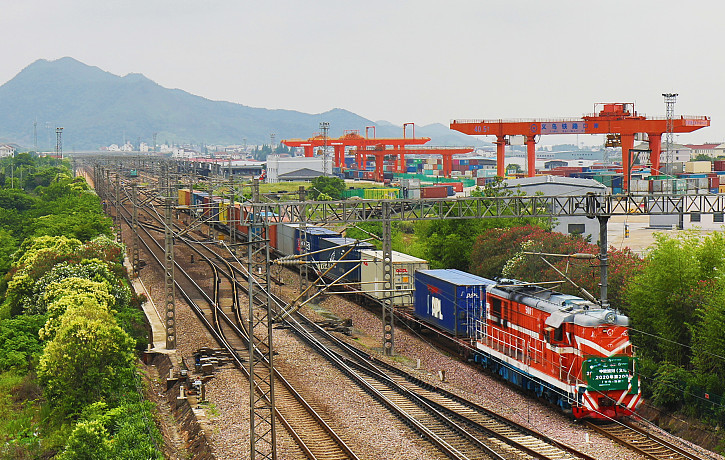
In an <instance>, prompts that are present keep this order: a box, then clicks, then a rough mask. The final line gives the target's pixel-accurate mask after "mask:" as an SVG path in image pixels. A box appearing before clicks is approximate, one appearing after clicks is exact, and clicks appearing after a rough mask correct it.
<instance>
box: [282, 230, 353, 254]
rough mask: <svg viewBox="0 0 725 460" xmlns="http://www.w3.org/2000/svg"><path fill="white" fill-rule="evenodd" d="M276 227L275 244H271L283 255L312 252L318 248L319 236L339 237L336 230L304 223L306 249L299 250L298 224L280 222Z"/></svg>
mask: <svg viewBox="0 0 725 460" xmlns="http://www.w3.org/2000/svg"><path fill="white" fill-rule="evenodd" d="M276 227H277V236H276V245H273V246H274V247H275V248H276V249H277V250H278V251H279V252H281V253H282V254H284V255H287V256H288V255H295V254H300V253H306V252H312V251H316V250H317V249H319V241H320V238H329V237H339V236H341V235H340V234H339V233H338V232H335V231H333V230H329V229H327V228H323V227H317V226H315V225H306V226H305V229H306V232H305V235H306V237H305V240H306V241H307V247H306V250H303V251H300V244H301V243H300V241H301V238H300V224H287V223H281V224H279V225H277V226H276Z"/></svg>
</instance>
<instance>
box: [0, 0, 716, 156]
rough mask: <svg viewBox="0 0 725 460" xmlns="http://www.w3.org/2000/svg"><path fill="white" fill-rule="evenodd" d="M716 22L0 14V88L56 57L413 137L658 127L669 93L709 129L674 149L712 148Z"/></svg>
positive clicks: (445, 8)
mask: <svg viewBox="0 0 725 460" xmlns="http://www.w3.org/2000/svg"><path fill="white" fill-rule="evenodd" d="M723 18H725V2H722V1H715V0H700V1H697V2H686V1H684V0H680V1H677V2H675V1H671V0H657V1H638V0H627V1H619V0H607V1H601V2H593V1H581V0H579V1H569V0H566V1H557V0H548V1H539V0H520V1H516V0H502V1H493V0H446V1H432V0H417V1H395V0H368V1H344V0H337V1H332V0H320V1H310V0H308V1H293V0H280V1H274V0H268V1H255V2H249V1H245V0H236V1H235V0H216V1H214V0H212V1H203V0H195V1H190V0H104V1H98V0H66V1H50V0H45V1H37V0H24V1H16V0H0V30H2V36H3V39H2V40H1V41H0V50H1V53H0V55H1V56H2V58H3V59H2V65H0V84H2V83H4V82H6V81H7V80H10V79H11V78H12V77H13V76H15V75H16V74H17V73H18V72H19V71H20V70H21V69H23V68H24V67H26V66H27V65H29V64H30V63H31V62H33V61H35V60H37V59H40V58H43V59H57V58H60V57H63V56H71V57H73V58H75V59H78V60H80V61H82V62H84V63H86V64H89V65H94V66H98V67H100V68H101V69H103V70H107V71H109V72H112V73H114V74H118V75H125V74H127V73H143V74H144V75H146V76H147V77H148V78H150V79H152V80H154V81H156V82H157V83H159V84H160V85H162V86H165V87H169V88H180V89H183V90H185V91H188V92H191V93H193V94H197V95H200V96H203V97H207V98H210V99H216V100H227V101H232V102H238V103H242V104H245V105H249V106H254V107H265V108H283V109H293V110H299V111H302V112H308V113H319V112H324V111H326V110H329V109H332V108H335V107H341V108H345V109H348V110H350V111H353V112H355V113H357V114H359V115H361V116H364V117H366V118H369V119H372V120H387V121H390V122H393V123H395V124H402V123H404V122H414V123H416V124H418V125H425V124H429V123H434V122H438V123H444V124H448V123H449V122H450V120H451V119H453V118H533V117H572V116H581V115H582V114H584V113H588V112H591V111H592V110H593V106H594V103H597V102H634V103H635V104H636V109H637V111H638V112H640V113H644V114H647V115H651V116H664V114H665V105H664V101H663V98H662V96H661V94H662V93H663V92H676V93H679V98H678V101H677V105H676V107H675V112H676V114H677V115H680V114H684V115H709V116H711V117H712V125H711V127H710V128H705V129H702V130H700V131H698V132H695V133H692V134H686V135H681V136H680V138H679V141H680V142H683V143H694V142H705V141H717V142H722V141H725V95H724V92H723V89H724V86H725V28H724V27H723ZM0 109H1V108H0ZM345 128H347V127H345ZM349 128H350V129H360V128H363V127H349ZM343 129H344V128H343ZM581 137H582V138H581V139H580V142H586V143H595V142H596V141H595V140H594V139H593V138H591V139H592V140H591V141H590V140H589V139H590V138H589V136H586V138H584V137H585V136H581ZM571 142H574V139H572V140H571Z"/></svg>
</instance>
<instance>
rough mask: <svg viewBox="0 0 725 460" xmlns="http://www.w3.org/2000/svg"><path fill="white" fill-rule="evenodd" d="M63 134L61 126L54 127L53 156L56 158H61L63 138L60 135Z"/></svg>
mask: <svg viewBox="0 0 725 460" xmlns="http://www.w3.org/2000/svg"><path fill="white" fill-rule="evenodd" d="M62 134H63V128H60V127H59V128H55V156H56V158H60V159H61V160H62V159H63V140H62V139H61V136H62Z"/></svg>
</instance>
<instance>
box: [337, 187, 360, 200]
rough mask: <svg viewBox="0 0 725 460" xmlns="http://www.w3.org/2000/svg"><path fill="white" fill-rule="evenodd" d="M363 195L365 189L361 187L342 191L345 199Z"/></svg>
mask: <svg viewBox="0 0 725 460" xmlns="http://www.w3.org/2000/svg"><path fill="white" fill-rule="evenodd" d="M364 195H365V189H362V188H353V189H348V190H343V191H342V197H343V198H345V199H348V198H352V197H354V196H357V197H360V198H362V197H363V196H364Z"/></svg>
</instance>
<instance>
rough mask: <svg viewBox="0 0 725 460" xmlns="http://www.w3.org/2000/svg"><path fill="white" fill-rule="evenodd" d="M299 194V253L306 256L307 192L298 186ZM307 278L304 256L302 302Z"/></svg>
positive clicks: (305, 296)
mask: <svg viewBox="0 0 725 460" xmlns="http://www.w3.org/2000/svg"><path fill="white" fill-rule="evenodd" d="M299 194H300V209H299V217H300V219H299V220H300V226H299V233H300V239H299V241H300V253H301V254H307V253H308V252H310V251H309V249H308V248H307V205H306V204H305V199H306V197H307V192H306V191H305V186H304V185H300V191H299ZM308 276H309V275H308V272H307V256H304V257H303V258H302V265H300V293H301V294H302V302H304V301H306V300H307V282H308V278H307V277H308Z"/></svg>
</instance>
